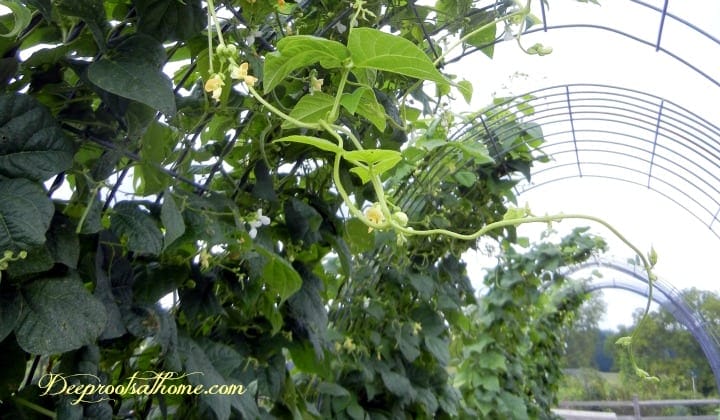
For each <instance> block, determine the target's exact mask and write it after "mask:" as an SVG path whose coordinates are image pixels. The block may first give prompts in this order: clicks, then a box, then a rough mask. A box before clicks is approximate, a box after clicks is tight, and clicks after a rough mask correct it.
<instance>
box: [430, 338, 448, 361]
mask: <svg viewBox="0 0 720 420" xmlns="http://www.w3.org/2000/svg"><path fill="white" fill-rule="evenodd" d="M425 347H427V349H428V350H429V351H430V353H432V355H433V356H435V358H436V359H437V360H438V362H440V363H441V364H443V365H446V364H447V363H448V362H449V360H450V349H449V347H448V343H447V342H446V341H445V340H443V339H442V338H440V337H435V336H425Z"/></svg>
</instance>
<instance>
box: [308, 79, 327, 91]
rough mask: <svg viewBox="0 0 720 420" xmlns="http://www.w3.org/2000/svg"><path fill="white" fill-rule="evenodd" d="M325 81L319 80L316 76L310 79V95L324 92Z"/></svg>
mask: <svg viewBox="0 0 720 420" xmlns="http://www.w3.org/2000/svg"><path fill="white" fill-rule="evenodd" d="M323 81H324V80H323V79H317V78H315V76H312V77H310V93H311V94H312V93H313V92H320V91H321V90H322V85H323Z"/></svg>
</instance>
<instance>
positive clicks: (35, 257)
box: [8, 245, 55, 278]
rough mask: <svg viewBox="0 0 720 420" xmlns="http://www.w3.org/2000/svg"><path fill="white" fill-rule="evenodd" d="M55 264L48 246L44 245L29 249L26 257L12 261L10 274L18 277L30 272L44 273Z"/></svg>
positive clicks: (9, 269) (9, 268)
mask: <svg viewBox="0 0 720 420" xmlns="http://www.w3.org/2000/svg"><path fill="white" fill-rule="evenodd" d="M54 264H55V261H54V260H53V257H52V255H50V251H48V247H47V246H45V245H42V246H39V247H36V248H33V249H29V250H28V251H27V257H26V258H24V259H22V260H18V261H13V262H11V263H10V266H9V267H8V274H10V276H11V277H14V278H18V277H23V276H27V275H29V274H35V273H42V272H43V271H48V270H50V269H51V268H52V267H53V265H54Z"/></svg>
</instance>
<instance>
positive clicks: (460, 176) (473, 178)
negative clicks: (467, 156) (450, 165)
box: [453, 171, 477, 188]
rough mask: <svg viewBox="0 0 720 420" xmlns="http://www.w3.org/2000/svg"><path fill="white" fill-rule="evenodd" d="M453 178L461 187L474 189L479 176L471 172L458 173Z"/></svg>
mask: <svg viewBox="0 0 720 420" xmlns="http://www.w3.org/2000/svg"><path fill="white" fill-rule="evenodd" d="M453 178H455V180H456V181H457V182H459V183H460V185H462V186H464V187H468V188H469V187H472V186H473V185H475V183H476V182H477V175H475V173H474V172H470V171H458V172H456V173H454V174H453Z"/></svg>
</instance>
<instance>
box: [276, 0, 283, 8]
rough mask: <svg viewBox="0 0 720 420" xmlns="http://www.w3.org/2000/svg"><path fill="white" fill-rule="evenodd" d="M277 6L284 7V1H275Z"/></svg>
mask: <svg viewBox="0 0 720 420" xmlns="http://www.w3.org/2000/svg"><path fill="white" fill-rule="evenodd" d="M277 3H278V6H280V7H283V6H285V0H277Z"/></svg>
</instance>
